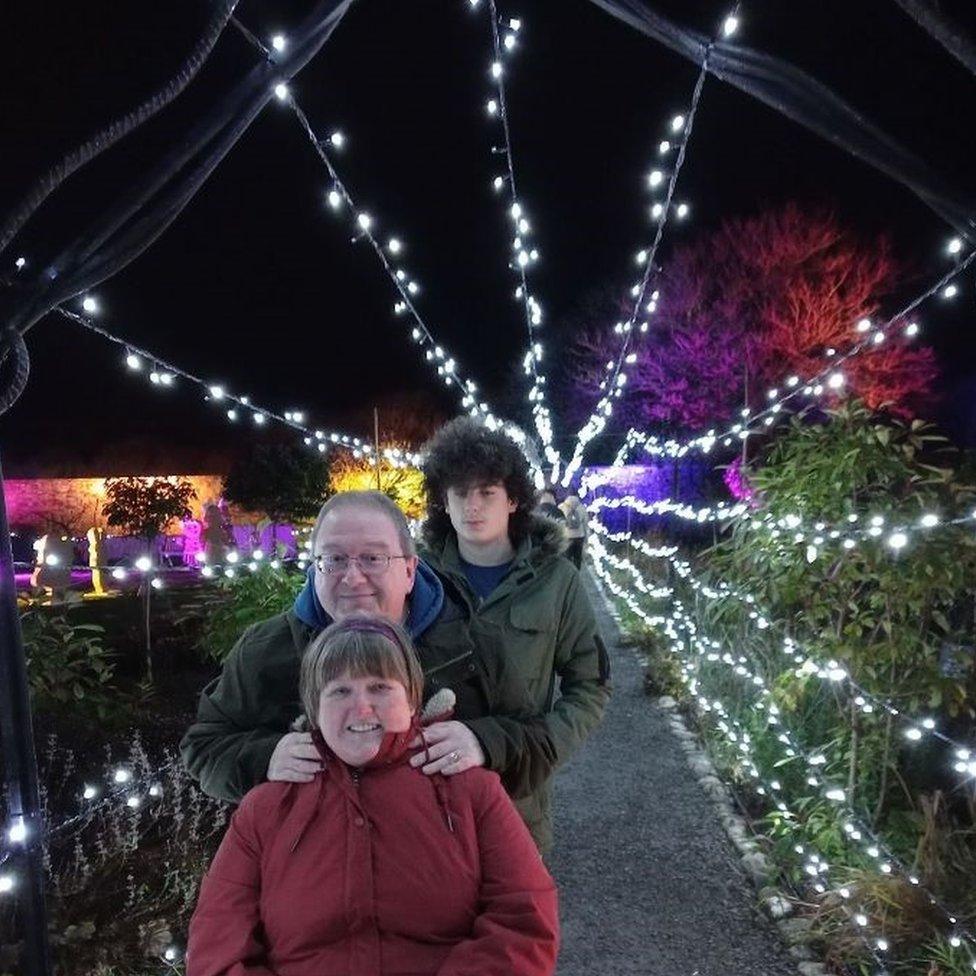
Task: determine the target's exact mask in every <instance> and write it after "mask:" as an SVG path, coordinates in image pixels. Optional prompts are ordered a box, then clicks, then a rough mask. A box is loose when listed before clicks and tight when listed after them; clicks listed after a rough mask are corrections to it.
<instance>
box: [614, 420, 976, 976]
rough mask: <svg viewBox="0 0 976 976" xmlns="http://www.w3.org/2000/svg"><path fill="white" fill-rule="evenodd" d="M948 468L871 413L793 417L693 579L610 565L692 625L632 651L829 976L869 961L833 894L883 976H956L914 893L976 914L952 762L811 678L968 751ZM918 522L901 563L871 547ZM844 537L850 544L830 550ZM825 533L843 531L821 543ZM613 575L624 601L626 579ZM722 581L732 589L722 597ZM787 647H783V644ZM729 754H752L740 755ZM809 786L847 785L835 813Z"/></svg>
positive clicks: (963, 503)
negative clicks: (815, 858) (668, 700)
mask: <svg viewBox="0 0 976 976" xmlns="http://www.w3.org/2000/svg"><path fill="white" fill-rule="evenodd" d="M961 470H962V469H961V467H960V465H959V461H958V456H957V455H954V454H953V453H952V452H951V451H949V450H948V449H947V447H946V445H945V442H944V440H943V439H942V438H941V437H938V436H937V435H936V434H935V433H934V432H933V431H932V429H931V428H930V427H929V426H928V425H926V424H925V423H923V422H921V421H914V422H912V423H903V422H898V421H892V420H890V419H882V418H879V417H878V416H876V415H872V414H871V413H870V412H868V411H867V410H866V409H865V408H864V407H863V406H862V405H860V404H858V403H856V402H854V403H850V404H848V405H846V406H844V407H843V408H841V409H839V410H836V411H831V412H829V413H828V414H826V415H824V414H813V415H811V416H808V417H800V418H796V419H795V420H794V421H793V423H792V426H791V428H790V429H789V430H788V431H786V432H785V433H784V434H783V435H782V436H781V437H780V438H779V439H778V440H777V441H776V442H775V443H774V444H773V445H772V447H771V449H770V450H769V452H768V454H767V456H766V457H765V458H764V459H763V460H762V461H761V462H760V463H757V464H755V467H754V470H753V471H751V472H750V474H749V480H750V483H751V484H752V485H753V486H755V488H756V489H757V495H756V504H757V506H758V507H757V508H756V509H754V510H753V512H752V517H751V518H750V519H747V520H742V521H741V522H740V523H739V524H738V525H736V526H735V527H734V528H733V530H732V532H731V533H730V535H728V536H727V537H726V538H725V539H724V540H723V541H722V542H721V543H720V544H718V545H717V546H714V547H713V548H712V549H711V550H709V551H707V552H704V553H698V554H694V553H685V558H686V559H689V560H690V561H691V565H690V567H689V569H690V577H689V576H686V575H684V574H682V573H680V572H679V573H678V574H673V573H672V574H667V573H666V566H665V563H664V560H662V559H649V558H647V557H645V556H643V555H637V554H636V553H635V552H634V550H632V549H629V550H627V551H625V552H624V551H621V552H619V555H621V556H623V555H626V556H627V558H629V559H630V560H631V561H632V562H633V563H635V564H637V565H638V566H639V568H640V569H641V571H642V573H643V574H644V578H645V580H646V581H647V583H648V584H651V585H654V584H660V583H663V582H665V580H668V581H669V582H670V583H671V584H672V586H673V587H674V600H675V601H680V602H681V603H682V605H683V606H684V608H685V611H686V612H687V613H688V614H689V616H690V617H691V620H692V622H693V626H692V627H691V628H690V629H691V630H693V632H694V635H695V637H694V638H689V639H688V640H687V641H686V636H687V633H686V632H685V631H681V630H673V629H671V630H669V637H670V638H671V639H670V640H669V641H667V642H663V641H661V640H660V639H657V640H656V641H655V642H654V643H649V644H648V651H649V654H650V657H651V664H650V667H649V674H650V676H651V678H652V679H653V683H654V684H655V685H656V686H657V688H659V689H660V688H661V687H662V686H664V687H667V688H668V689H669V690H670V689H671V688H673V687H674V683H673V681H670V680H667V679H668V678H669V677H672V676H674V675H675V674H677V675H678V678H679V682H680V685H681V686H682V687H681V688H680V689H679V691H678V693H677V694H676V695H675V697H678V698H679V699H681V700H683V703H684V705H685V706H686V707H687V708H688V709H689V711H690V712H691V713H692V714H693V716H694V718H695V720H696V721H697V722H699V724H700V727H701V728H702V731H703V734H704V735H705V738H706V742H707V743H708V746H709V750H710V751H711V752H712V754H713V757H714V758H715V761H716V765H717V766H718V767H719V768H720V769H721V770H722V771H723V773H724V775H725V776H726V778H727V779H729V780H730V781H732V782H733V783H736V784H737V785H738V786H739V787H740V788H741V792H742V794H743V799H744V805H745V807H746V809H748V810H749V811H750V813H751V814H752V815H753V827H754V829H756V830H757V831H758V832H759V833H760V834H761V835H762V841H761V843H762V844H763V846H764V847H765V848H766V849H767V850H768V851H769V852H770V854H771V856H772V857H773V859H774V860H775V863H776V864H777V865H778V866H779V867H780V869H781V871H782V874H783V876H784V878H786V879H787V886H788V887H792V888H793V890H795V891H797V892H798V893H799V899H798V900H799V903H800V905H802V906H803V910H804V911H807V912H808V913H810V917H811V921H812V928H811V930H810V933H811V938H812V939H814V940H815V941H817V942H818V943H819V945H820V946H821V948H823V950H824V953H825V955H826V957H827V959H828V961H829V962H831V963H832V964H834V965H836V966H838V967H844V966H847V967H850V966H851V965H853V966H854V967H861V966H862V964H868V963H869V962H870V960H869V958H868V956H867V955H866V953H865V949H864V942H863V939H862V938H861V936H860V935H857V934H856V933H855V932H854V931H853V930H852V928H851V925H850V920H849V915H850V907H849V905H844V904H842V902H843V901H844V900H843V899H842V898H839V897H838V895H837V888H838V886H839V885H841V884H843V885H846V886H847V887H848V888H850V889H851V890H852V891H855V892H856V895H855V896H852V897H853V898H854V900H855V901H856V902H857V903H858V904H860V905H862V906H864V910H865V914H867V915H868V916H869V918H870V920H871V929H870V931H872V932H874V931H880V932H884V934H885V936H886V938H888V940H889V942H890V944H891V946H892V960H891V965H890V967H889V969H890V971H891V972H893V973H899V974H901V973H908V972H919V971H922V972H924V971H926V967H929V966H930V964H932V965H931V968H929V969H928V971H930V972H932V973H936V972H939V973H942V974H943V976H950V974H951V976H955V974H957V973H960V972H961V969H960V968H959V959H958V958H957V957H958V955H959V954H958V953H954V952H953V949H952V946H951V945H948V944H947V943H946V941H945V940H946V938H947V936H948V934H949V933H948V932H947V926H946V919H945V916H944V915H943V914H942V913H941V912H933V911H932V909H931V902H930V901H929V900H928V898H929V896H928V895H927V894H925V893H924V892H925V891H926V889H927V890H929V891H932V892H934V894H935V896H936V897H937V898H938V899H939V900H940V902H942V903H944V904H946V905H949V906H951V907H952V908H953V909H954V910H955V911H957V912H958V914H959V918H960V922H961V923H963V924H966V925H970V926H971V924H972V919H973V918H976V888H974V886H973V883H972V879H973V877H974V876H976V793H974V792H973V784H972V782H971V781H970V782H969V783H966V782H964V781H963V780H962V779H961V778H960V777H959V776H958V775H957V774H956V772H955V771H954V770H953V765H954V759H955V757H954V755H953V751H952V750H951V749H949V748H947V747H946V744H945V743H943V742H939V741H937V740H935V739H932V738H926V739H925V740H924V741H919V742H915V743H911V742H909V740H907V739H906V738H905V736H904V734H903V733H904V731H905V726H904V725H903V724H902V723H901V721H900V720H896V719H895V717H894V716H893V715H892V714H890V713H889V712H888V711H887V710H886V709H884V708H880V707H873V708H872V707H863V706H871V702H869V701H864V700H863V699H862V700H861V701H860V703H859V701H858V692H857V691H855V690H853V689H852V688H851V686H850V685H848V683H847V682H846V681H837V682H833V681H825V680H823V676H822V675H820V674H818V673H817V670H818V669H817V668H816V667H814V666H813V665H812V661H819V662H835V665H834V666H837V667H840V668H842V669H843V671H844V672H846V674H849V675H851V676H852V677H853V678H854V680H855V681H856V682H857V685H858V686H859V687H860V688H862V689H865V690H866V691H867V692H868V693H869V694H870V695H871V696H872V697H876V698H878V699H881V700H883V701H888V702H890V703H891V704H892V705H893V706H894V707H895V708H897V709H898V710H899V711H900V712H901V713H904V714H908V715H912V716H914V717H916V718H922V717H926V718H929V719H932V720H933V722H934V727H935V728H937V729H940V730H942V731H943V732H945V733H946V734H949V735H951V736H952V737H953V738H955V739H956V740H959V741H971V740H972V738H973V735H974V732H976V725H974V716H976V655H974V652H973V646H972V645H973V636H972V619H973V609H974V581H976V540H974V538H973V536H972V530H971V525H969V524H967V522H968V517H969V516H970V513H971V512H972V511H973V500H974V497H976V492H974V489H973V487H972V485H971V484H970V483H969V482H968V479H966V478H964V477H963V476H962V474H961ZM930 513H931V514H934V515H936V516H937V517H938V518H939V519H940V520H941V522H942V524H939V525H937V526H935V527H931V526H930V528H929V529H928V530H924V531H923V530H921V529H919V530H918V531H912V532H911V534H910V540H909V541H908V544H907V546H906V547H905V548H903V549H902V550H901V551H899V552H895V551H894V550H893V549H892V548H891V547H890V546H889V545H888V544H887V538H888V537H889V536H890V534H891V532H892V531H893V530H894V529H895V528H896V527H901V526H906V527H908V528H909V529H912V530H914V529H916V528H918V527H919V526H920V523H921V518H922V516H923V515H926V514H930ZM850 516H856V519H855V521H854V522H850V521H849V517H850ZM878 516H883V517H884V522H883V523H882V524H883V528H881V529H880V531H877V532H876V533H875V535H874V536H871V535H870V534H869V533H868V532H867V531H866V530H867V529H868V528H869V527H871V526H872V519H874V518H876V517H878ZM956 518H959V519H960V520H961V522H960V524H953V520H954V519H956ZM850 525H856V526H859V527H861V531H860V532H859V533H857V539H856V540H855V544H854V545H853V547H849V548H845V547H844V546H843V545H842V539H843V537H845V536H849V537H852V538H853V535H854V533H852V532H850V530H849V529H847V527H848V526H850ZM834 526H839V527H841V530H840V531H839V532H838V535H837V536H835V537H834V538H831V530H832V528H833V527H834ZM797 533H799V535H800V536H801V538H796V535H797ZM613 575H614V576H615V578H616V582H617V583H618V584H619V585H620V586H621V587H625V588H627V589H630V590H631V592H632V593H633V590H632V587H633V579H632V578H630V577H629V576H628V574H627V573H625V572H623V571H621V570H619V569H618V570H616V571H615V572H614V574H613ZM722 583H724V584H727V585H729V586H731V587H732V588H733V589H734V591H735V592H736V594H738V595H737V596H731V597H729V596H723V595H722V594H723V590H722V586H721V584H722ZM745 594H748V597H749V598H748V599H742V596H743V595H745ZM633 595H634V596H636V594H633ZM642 602H644V601H643V600H642ZM645 609H651V608H650V607H645ZM654 609H657V608H656V607H654ZM624 616H625V620H626V619H627V615H626V614H625V615H624ZM630 621H635V618H634V617H631V618H630ZM786 637H788V638H790V639H791V640H792V641H793V642H795V643H793V644H784V638H786ZM706 649H707V653H706V652H705V651H706ZM808 659H810V660H808ZM676 665H677V666H680V670H677V671H676ZM733 665H735V667H733ZM750 674H754V675H757V676H759V678H760V679H761V681H762V683H763V684H764V685H765V687H766V688H767V689H768V694H769V696H770V698H769V703H770V704H771V705H773V706H775V708H776V709H777V710H778V711H777V712H776V715H777V718H776V720H775V724H774V721H773V717H772V713H771V712H767V710H766V709H765V708H763V707H757V705H758V704H760V697H759V693H758V691H757V688H756V687H755V682H753V681H752V680H750V679H749V678H748V676H749V675H750ZM691 690H694V691H695V692H696V693H697V694H698V695H701V696H706V697H705V702H704V703H702V704H699V701H700V699H697V698H695V697H693V696H692V694H691V693H690V692H691ZM682 692H683V693H682ZM715 703H721V705H722V711H721V713H720V714H721V718H720V717H719V716H718V715H717V714H716V705H715ZM726 715H728V717H729V722H731V723H733V725H734V728H732V726H730V724H729V722H727V721H726V720H725V716H726ZM784 732H788V733H789V738H787V739H784V738H783V733H784ZM732 733H734V734H732ZM746 741H748V743H749V746H748V749H747V750H746V753H747V754H748V756H749V757H750V758H744V757H743V753H742V752H741V751H740V746H742V744H743V743H744V742H746ZM791 742H795V743H796V744H797V747H798V749H799V750H800V753H802V754H806V755H807V756H812V755H814V753H816V754H817V755H819V756H820V757H822V761H820V764H819V765H818V770H817V776H816V778H815V782H814V783H811V782H810V780H809V779H808V777H809V776H810V771H809V769H808V768H807V765H806V763H805V762H803V761H801V759H800V756H799V754H798V753H797V752H796V751H794V750H793V749H792V747H791V748H785V747H784V743H786V745H790V744H791ZM753 762H754V764H755V765H754V766H753ZM757 775H758V776H760V778H761V781H762V782H763V783H765V784H767V786H768V784H769V783H771V782H773V781H777V785H776V787H775V788H774V789H775V790H776V791H777V792H778V793H779V795H780V796H781V797H785V798H786V799H788V801H789V802H788V805H786V806H785V808H780V807H778V806H777V804H776V803H774V802H772V800H771V798H770V792H769V790H768V788H766V787H761V786H760V785H759V783H757V781H756V778H755V777H756V776H757ZM821 777H822V779H821ZM818 781H819V782H818ZM825 782H828V783H830V784H834V785H837V786H840V787H843V788H844V794H845V803H844V805H843V806H841V805H838V804H837V803H834V802H828V801H827V799H826V797H825V795H824V789H823V784H824V783H825ZM848 805H849V806H851V807H853V809H854V812H855V814H856V819H857V820H858V821H859V822H860V823H861V824H862V825H864V827H865V828H866V830H867V831H869V832H870V833H872V834H877V835H879V836H880V837H881V838H882V840H883V841H884V845H885V846H887V847H888V848H889V849H890V850H891V851H892V852H893V853H894V855H895V857H897V858H898V859H899V860H900V861H901V862H902V863H904V864H906V865H907V866H908V868H909V870H910V871H911V872H912V873H913V874H914V875H917V876H918V878H920V879H921V885H920V886H915V885H912V884H910V883H909V881H908V880H907V879H906V878H905V877H904V876H903V875H901V874H900V873H899V872H898V871H895V872H892V873H891V874H885V873H883V872H881V871H879V867H878V863H877V860H876V858H875V857H874V856H873V855H871V854H870V853H869V852H867V851H865V849H864V848H863V847H861V846H859V845H857V844H852V843H851V842H850V838H849V837H848V834H849V833H850V830H851V825H850V824H847V825H846V826H845V823H846V821H847V819H848V818H847V814H846V807H847V806H848ZM811 850H812V851H815V852H817V853H818V855H819V856H821V857H823V858H824V859H825V861H826V862H827V863H829V864H830V865H831V868H830V878H829V881H830V887H829V888H828V890H827V891H826V892H823V893H816V892H814V891H811V889H810V888H809V887H808V885H809V879H808V878H807V877H806V872H807V870H808V868H809V865H808V864H806V863H805V862H806V860H807V857H808V856H809V852H810V851H811ZM801 852H803V853H801ZM858 971H861V970H860V969H858ZM864 971H867V970H864ZM871 971H874V970H873V969H871Z"/></svg>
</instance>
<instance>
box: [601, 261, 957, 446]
mask: <svg viewBox="0 0 976 976" xmlns="http://www.w3.org/2000/svg"><path fill="white" fill-rule="evenodd" d="M973 261H976V251H972V252H970V253H969V254H968V255H967V256H966V257H965V258H962V259H960V260H959V261H958V262H957V263H956V265H955V266H954V267H953V268H951V269H950V270H949V271H947V272H946V273H945V274H943V275H942V276H940V277H939V279H938V280H937V281H936V282H935V283H934V284H932V285H930V286H929V287H928V288H927V289H926V290H925V291H923V292H922V293H921V294H919V295H917V296H916V297H915V298H913V299H912V300H911V301H910V302H908V303H907V304H906V305H905V306H904V307H903V308H902V309H901V310H900V311H898V312H896V313H895V314H894V315H892V316H891V318H889V319H888V320H887V321H886V322H884V323H883V324H881V325H877V326H875V325H874V324H873V323H871V322H870V321H869V320H867V319H862V320H860V321H859V322H857V323H855V324H854V326H853V329H852V333H853V334H854V335H860V336H862V338H860V339H859V340H858V341H856V342H855V343H854V344H853V345H852V346H851V348H850V349H848V350H847V352H845V353H843V354H841V355H838V354H837V352H836V351H835V350H833V349H828V350H827V352H826V353H825V357H826V358H827V359H828V360H829V362H828V363H827V364H826V365H825V366H824V367H823V369H821V370H820V371H819V372H818V373H816V374H815V375H814V376H811V377H809V378H808V379H802V378H801V377H799V376H796V375H793V376H789V377H786V378H785V379H784V380H783V382H782V383H780V384H779V385H778V386H776V387H774V388H772V389H770V390H768V391H767V396H766V405H765V406H764V408H763V409H762V410H759V411H757V412H755V413H754V412H753V411H752V410H750V409H749V408H748V407H746V408H743V409H742V411H741V418H742V419H741V420H739V421H737V422H736V423H734V424H731V425H729V426H728V427H727V428H725V429H724V430H722V431H721V432H717V431H716V429H714V428H713V429H711V430H708V431H705V432H702V433H699V434H696V435H693V436H692V437H690V438H688V439H687V440H685V441H675V440H668V441H665V442H663V443H662V442H661V441H659V440H658V438H656V437H654V436H653V435H649V434H644V433H642V432H640V431H629V432H628V435H627V438H626V439H625V441H624V445H623V446H622V448H621V450H620V451H619V452H618V453H617V456H616V458H615V462H614V463H615V464H623V463H625V462H626V460H627V458H628V457H629V456H630V452H631V450H632V449H633V448H634V447H636V446H638V445H640V446H642V447H643V449H644V450H645V451H646V452H647V453H648V454H650V455H652V456H656V457H662V456H663V457H683V456H684V455H685V454H688V453H690V452H693V451H701V452H702V453H704V454H707V453H709V452H710V451H711V450H712V448H713V447H714V446H715V445H716V444H719V443H720V444H721V445H722V446H724V447H730V446H732V445H733V444H735V443H738V442H740V441H743V440H745V439H746V438H748V437H750V436H751V435H752V434H755V433H764V432H766V431H767V430H768V429H769V428H771V427H772V426H773V425H774V424H777V423H778V422H782V421H784V420H786V419H787V418H788V417H789V416H790V415H791V414H790V412H789V411H787V410H785V409H784V407H786V406H787V405H793V403H794V402H795V401H798V400H804V402H805V403H809V402H814V401H816V400H817V399H818V398H820V397H821V396H824V395H830V394H833V393H836V392H837V391H838V390H841V389H843V387H844V385H845V382H846V380H845V377H844V374H843V373H842V372H841V370H840V367H841V366H842V365H843V364H844V363H845V362H847V361H848V360H850V359H852V358H853V357H855V356H858V355H860V354H861V353H863V352H866V351H871V350H874V349H877V348H878V346H880V345H881V344H882V343H883V342H885V341H886V340H887V339H889V338H890V337H891V336H892V334H893V333H894V332H895V331H896V328H897V326H898V325H899V324H900V323H901V322H902V321H903V320H904V319H906V318H907V317H908V316H910V315H911V314H912V313H913V312H914V311H915V310H916V309H917V308H918V307H919V306H920V305H922V304H923V303H924V302H926V301H928V299H930V298H932V297H933V296H935V295H937V294H940V293H941V294H942V295H943V297H951V296H950V295H947V291H948V290H949V289H950V288H952V287H957V286H954V285H953V282H954V281H955V279H957V278H958V277H959V276H961V275H962V274H963V273H964V272H965V271H967V270H968V269H969V267H970V265H971V264H972V263H973ZM952 294H955V292H953V293H952ZM918 329H919V327H918V323H916V322H908V323H907V324H906V325H905V329H904V333H905V336H906V338H908V339H911V338H914V337H915V336H916V335H917V334H918Z"/></svg>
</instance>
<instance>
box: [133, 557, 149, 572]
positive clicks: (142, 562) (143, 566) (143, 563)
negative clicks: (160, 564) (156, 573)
mask: <svg viewBox="0 0 976 976" xmlns="http://www.w3.org/2000/svg"><path fill="white" fill-rule="evenodd" d="M135 566H136V569H138V570H139V572H140V573H148V572H149V570H151V569H152V560H151V559H150V558H149V557H148V556H140V557H139V558H138V559H137V560H136V563H135Z"/></svg>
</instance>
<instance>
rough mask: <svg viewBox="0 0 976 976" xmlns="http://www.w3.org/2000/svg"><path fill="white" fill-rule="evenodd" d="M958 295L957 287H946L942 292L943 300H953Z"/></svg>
mask: <svg viewBox="0 0 976 976" xmlns="http://www.w3.org/2000/svg"><path fill="white" fill-rule="evenodd" d="M958 294H959V287H958V285H946V286H945V288H944V289H943V290H942V297H943V298H955V297H956V295H958Z"/></svg>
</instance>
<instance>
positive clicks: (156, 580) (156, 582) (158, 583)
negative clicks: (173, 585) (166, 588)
mask: <svg viewBox="0 0 976 976" xmlns="http://www.w3.org/2000/svg"><path fill="white" fill-rule="evenodd" d="M149 585H150V586H151V587H152V588H153V589H154V590H161V589H162V588H163V581H162V579H160V577H158V576H154V577H153V578H152V579H151V580H150V581H149Z"/></svg>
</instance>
